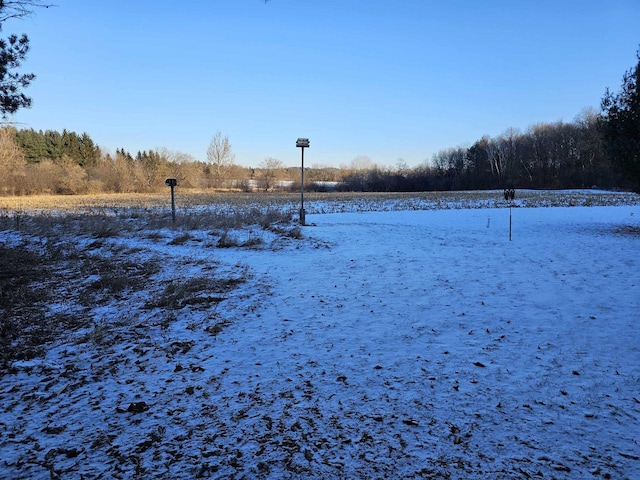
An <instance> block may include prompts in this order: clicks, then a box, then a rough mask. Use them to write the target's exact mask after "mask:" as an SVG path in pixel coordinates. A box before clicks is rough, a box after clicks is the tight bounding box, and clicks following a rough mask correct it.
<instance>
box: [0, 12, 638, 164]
mask: <svg viewBox="0 0 640 480" xmlns="http://www.w3.org/2000/svg"><path fill="white" fill-rule="evenodd" d="M51 2H52V3H56V4H57V6H56V7H55V8H50V9H46V10H45V9H42V10H38V11H37V12H36V14H35V15H34V16H33V17H32V18H29V19H27V20H23V21H20V22H13V21H12V22H10V23H7V24H6V25H5V26H4V29H3V32H2V33H3V34H4V35H6V34H8V33H11V32H16V33H22V32H25V33H27V34H28V35H29V37H30V39H31V52H30V54H29V58H28V60H27V62H26V64H25V68H24V70H25V71H29V72H34V73H36V75H37V79H36V80H35V82H34V83H33V84H32V86H31V87H29V88H28V90H27V93H28V94H29V95H30V96H31V97H32V98H33V107H32V108H31V109H30V110H23V111H20V112H19V113H18V114H16V115H15V117H14V118H13V120H14V121H15V122H20V125H18V126H19V127H21V128H34V129H36V130H39V129H43V130H46V129H55V130H60V131H61V130H62V129H64V128H66V129H68V130H72V131H76V132H78V133H82V132H87V133H89V134H90V135H91V137H92V138H93V139H94V141H95V142H97V143H98V144H99V145H100V146H101V147H102V148H103V149H104V150H106V151H110V152H114V151H115V149H116V148H118V147H124V148H125V149H127V150H129V151H131V152H132V153H134V154H135V152H136V151H138V150H145V149H151V148H157V147H166V148H168V149H170V150H178V151H182V152H185V153H189V154H191V155H193V156H194V157H196V158H198V159H201V160H205V158H206V149H207V147H208V145H209V142H210V141H211V137H212V136H213V134H214V133H215V132H216V131H220V132H222V134H223V135H228V136H229V140H230V142H231V144H232V148H233V150H234V152H235V154H236V161H237V163H239V164H241V165H245V166H249V165H251V166H257V165H258V164H259V163H260V162H261V161H262V160H263V159H264V158H265V157H275V158H278V159H280V160H282V161H283V162H284V163H285V164H286V165H292V166H296V165H299V161H300V160H299V159H300V150H299V149H296V148H295V140H296V138H298V137H308V138H309V139H310V140H311V147H310V149H309V150H307V151H306V152H305V164H306V165H313V164H323V165H334V166H339V165H341V164H348V163H350V162H351V160H353V158H355V157H356V156H358V155H366V156H368V157H370V158H371V160H372V161H373V162H375V163H378V164H381V165H389V166H391V165H394V164H395V163H396V161H397V160H398V159H399V158H402V159H404V160H405V161H406V162H407V163H408V164H409V165H410V166H415V165H418V164H420V163H421V162H423V161H424V160H426V159H430V158H431V156H432V155H433V154H434V153H436V152H437V151H439V150H442V149H445V148H448V147H455V146H458V145H461V146H468V145H470V144H472V143H473V142H474V141H476V140H477V139H479V138H480V137H481V136H482V135H484V134H488V135H491V136H497V135H499V134H500V133H502V132H503V131H504V130H506V129H507V128H509V127H514V128H519V129H521V130H525V129H526V128H527V127H529V126H531V125H532V124H535V123H538V122H556V121H559V120H563V121H572V120H573V119H574V117H575V116H576V115H578V114H579V113H580V112H581V111H582V110H583V109H584V108H585V107H595V108H599V105H600V100H601V98H602V96H603V94H604V91H605V88H607V87H609V88H611V89H612V90H614V91H617V90H618V89H619V87H620V84H621V81H622V76H623V74H624V72H625V71H626V70H628V69H629V68H631V67H632V66H633V65H634V64H635V62H636V56H635V54H636V51H637V50H638V48H639V46H640V1H638V0H609V1H604V0H599V1H593V0H518V1H513V0H509V1H506V0H504V1H503V0H499V1H492V0H485V1H478V0H447V1H445V0H440V1H430V0H394V1H392V0H269V2H268V3H266V4H265V2H264V1H262V0H184V1H176V0H109V1H98V0H51Z"/></svg>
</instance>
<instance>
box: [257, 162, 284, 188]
mask: <svg viewBox="0 0 640 480" xmlns="http://www.w3.org/2000/svg"><path fill="white" fill-rule="evenodd" d="M258 167H259V168H260V170H261V171H262V172H261V173H262V175H261V177H262V187H263V188H264V191H265V192H266V191H268V190H269V189H270V188H272V187H273V182H274V181H275V180H276V179H277V178H278V173H279V172H280V171H281V170H282V169H283V168H284V164H283V163H282V162H281V161H280V160H278V159H277V158H272V157H267V158H265V159H264V160H263V161H262V162H260V165H258Z"/></svg>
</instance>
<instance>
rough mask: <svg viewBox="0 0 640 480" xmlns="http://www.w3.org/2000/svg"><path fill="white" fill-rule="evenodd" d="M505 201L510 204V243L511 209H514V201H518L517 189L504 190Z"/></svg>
mask: <svg viewBox="0 0 640 480" xmlns="http://www.w3.org/2000/svg"><path fill="white" fill-rule="evenodd" d="M504 199H505V200H506V201H508V202H509V241H511V225H512V221H511V208H512V207H513V201H514V200H515V199H516V189H515V188H505V189H504Z"/></svg>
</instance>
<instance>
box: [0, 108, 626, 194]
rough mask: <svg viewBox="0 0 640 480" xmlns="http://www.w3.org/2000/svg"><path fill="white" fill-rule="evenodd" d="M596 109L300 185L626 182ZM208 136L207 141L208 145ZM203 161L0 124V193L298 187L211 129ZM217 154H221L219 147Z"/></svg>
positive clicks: (356, 166)
mask: <svg viewBox="0 0 640 480" xmlns="http://www.w3.org/2000/svg"><path fill="white" fill-rule="evenodd" d="M602 122H603V120H602V117H601V115H599V114H598V113H597V112H595V111H593V110H591V111H585V112H584V113H583V114H581V115H580V116H579V117H578V118H576V120H575V121H573V122H571V123H564V122H557V123H552V124H549V123H543V124H536V125H533V126H531V127H530V128H529V129H527V131H526V132H519V131H517V130H515V129H507V130H506V131H505V132H504V133H503V134H501V135H499V136H498V137H494V138H492V137H489V136H484V137H482V138H481V139H479V140H478V141H476V142H475V143H474V144H473V145H471V146H470V147H468V148H463V147H456V148H450V149H447V150H443V151H441V152H438V153H437V154H435V155H434V156H433V157H432V158H431V159H428V160H425V161H424V162H423V163H422V164H420V165H418V166H416V167H413V168H409V167H408V166H406V164H405V163H404V162H403V161H402V160H399V161H398V162H397V164H396V165H394V166H379V165H376V164H375V163H374V162H372V161H371V159H369V158H367V157H362V156H361V157H357V158H355V159H353V160H352V161H351V162H350V164H348V165H343V166H341V167H340V168H320V167H314V166H312V167H308V168H305V183H307V182H308V184H307V185H305V188H308V189H315V190H322V189H338V190H344V191H348V190H355V191H427V190H470V189H472V190H475V189H489V188H504V187H506V186H509V187H515V188H590V187H593V186H598V187H600V188H632V187H633V182H632V180H631V179H630V178H627V177H625V175H624V172H622V171H619V170H618V169H617V168H615V166H614V163H613V162H612V161H611V160H610V156H609V154H608V153H607V150H606V148H605V142H604V136H603V134H602ZM216 142H217V145H216ZM212 145H213V146H214V147H216V148H213V149H211V148H210V152H209V153H210V154H209V155H208V161H200V160H197V159H195V158H193V157H191V156H189V155H186V154H182V153H179V152H172V151H170V150H168V149H155V150H148V151H143V152H136V153H135V154H132V153H130V152H128V151H126V150H124V149H117V150H116V153H115V155H112V154H109V153H104V152H103V151H102V150H101V149H100V147H99V146H98V145H96V144H95V143H94V142H93V140H92V139H91V137H90V136H89V134H87V133H82V134H77V133H75V132H69V131H66V130H64V131H62V132H57V131H52V130H47V131H44V132H43V131H35V130H33V129H28V130H27V129H23V130H17V129H16V128H14V127H4V128H2V129H1V130H0V176H1V177H0V193H1V194H2V195H34V194H45V193H46V194H83V193H104V192H114V193H125V192H128V193H131V192H153V191H158V190H162V189H164V188H165V186H164V180H165V179H166V178H168V177H172V178H177V179H178V184H179V186H180V188H192V189H210V188H224V189H239V190H245V191H248V190H273V189H278V188H279V189H291V190H297V189H299V188H300V183H299V181H300V169H299V168H296V167H290V168H285V167H284V166H283V164H282V162H280V161H279V160H277V159H273V158H266V159H265V160H264V161H263V162H262V163H261V164H260V165H259V166H257V167H255V168H246V167H240V166H238V165H236V164H234V163H233V156H232V155H231V150H230V149H231V147H230V144H229V143H228V139H227V138H226V137H224V138H222V137H221V136H220V135H219V133H218V134H216V135H215V136H214V139H213V140H212ZM222 153H224V155H223V154H222Z"/></svg>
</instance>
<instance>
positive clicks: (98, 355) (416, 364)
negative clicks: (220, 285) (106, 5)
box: [0, 203, 640, 479]
mask: <svg viewBox="0 0 640 480" xmlns="http://www.w3.org/2000/svg"><path fill="white" fill-rule="evenodd" d="M321 210H323V211H324V210H326V209H324V207H322V208H315V209H314V208H312V206H310V211H311V212H312V213H311V214H308V215H307V222H308V223H310V224H311V225H310V226H308V227H305V228H304V229H303V236H302V238H301V239H293V238H287V239H284V240H282V239H281V240H278V241H274V242H273V243H271V244H264V245H263V246H261V247H259V248H225V249H221V248H218V249H216V248H209V246H207V244H206V236H207V234H208V233H207V232H206V231H202V232H200V233H199V232H196V231H194V232H191V233H190V237H189V238H188V239H187V240H186V241H184V242H170V241H169V240H171V235H174V236H175V235H177V233H176V232H172V231H171V230H170V229H166V231H165V232H164V233H163V234H164V235H166V236H165V237H158V236H157V235H156V236H151V235H142V234H141V235H139V236H132V235H127V236H115V237H113V238H110V239H108V240H105V242H109V243H110V244H111V247H110V248H114V247H113V245H115V244H118V245H119V246H120V247H122V248H126V249H128V250H127V251H129V252H130V255H131V256H132V257H135V258H136V259H137V261H139V262H145V261H146V260H145V259H146V258H148V256H149V255H153V256H155V257H159V258H162V262H163V268H162V269H161V270H160V271H158V272H156V273H154V275H153V277H150V278H149V279H148V285H149V288H147V289H142V290H140V291H135V292H129V293H128V294H127V295H125V296H123V297H122V298H118V299H115V300H113V301H110V303H108V304H106V305H105V304H101V305H100V306H97V307H94V308H86V307H85V308H83V309H78V307H77V305H76V304H75V303H74V302H72V301H71V300H69V301H67V302H61V303H60V304H57V305H51V309H52V311H54V310H65V311H71V312H76V311H77V312H78V314H81V315H84V316H85V317H86V318H87V326H86V327H85V328H81V329H78V330H75V331H73V332H70V333H69V334H68V335H65V336H62V337H60V338H59V339H57V340H56V341H55V342H52V343H51V345H49V346H48V347H47V350H46V353H45V354H44V355H43V356H40V357H36V358H33V359H29V360H18V361H15V362H14V363H13V364H12V365H11V368H9V369H8V370H7V371H4V372H1V376H0V459H1V460H0V478H7V479H12V478H30V479H40V478H42V479H49V478H61V479H67V478H68V479H76V478H166V479H178V478H185V479H186V478H235V479H241V478H247V479H251V478H317V479H333V478H335V479H376V478H380V479H391V478H398V479H400V478H402V479H405V478H427V479H431V478H433V479H436V478H451V479H487V478H492V479H513V478H516V479H529V478H541V479H551V478H557V479H561V478H576V479H589V478H594V479H600V478H603V479H606V478H610V479H634V478H640V328H639V327H638V325H639V324H640V205H639V204H638V203H636V204H635V205H620V206H592V207H581V206H577V207H542V208H540V207H539V208H527V207H525V206H521V207H520V208H514V209H513V210H512V221H513V236H512V240H511V241H510V240H509V209H508V208H463V209H446V210H411V211H410V210H396V207H393V206H392V207H390V208H385V206H384V205H379V208H377V210H396V211H378V212H375V211H367V212H349V213H324V214H314V213H313V212H315V211H321ZM367 210H376V208H368V209H367ZM16 235H17V234H16V233H15V232H9V231H4V232H3V231H0V243H2V242H5V243H6V242H12V241H13V242H15V241H16V237H15V236H16ZM248 235H256V233H255V232H249V233H248ZM77 241H78V242H83V241H84V240H82V239H78V240H77ZM87 243H88V242H87ZM87 248H89V245H88V246H87ZM202 275H209V276H211V277H217V276H219V277H220V278H226V279H229V278H231V279H232V280H233V279H235V280H233V281H232V283H234V284H235V288H233V289H229V290H224V292H222V293H215V292H214V293H211V294H209V295H208V296H206V297H204V298H205V300H206V301H203V297H198V298H194V299H193V301H190V302H184V303H182V304H180V305H164V304H161V303H160V302H155V303H154V302H153V301H152V300H151V299H152V298H153V297H154V296H156V295H158V294H159V292H162V291H164V292H166V290H162V289H161V287H163V288H164V287H166V285H167V282H170V281H174V282H177V281H176V280H175V279H183V281H185V282H186V281H187V280H188V279H190V278H199V277H200V276H202ZM87 281H89V280H87ZM172 285H174V284H172ZM76 309H78V310H76Z"/></svg>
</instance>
